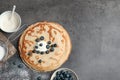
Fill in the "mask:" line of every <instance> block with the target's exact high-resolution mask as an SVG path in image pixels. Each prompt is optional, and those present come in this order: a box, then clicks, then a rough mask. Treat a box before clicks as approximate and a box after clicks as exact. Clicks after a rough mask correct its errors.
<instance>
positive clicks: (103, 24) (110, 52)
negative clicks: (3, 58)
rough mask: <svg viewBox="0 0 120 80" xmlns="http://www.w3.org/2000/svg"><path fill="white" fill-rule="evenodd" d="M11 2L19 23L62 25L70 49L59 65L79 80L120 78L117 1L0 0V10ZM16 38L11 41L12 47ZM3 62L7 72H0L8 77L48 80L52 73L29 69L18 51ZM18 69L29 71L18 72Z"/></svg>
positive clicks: (119, 11)
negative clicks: (71, 45) (52, 22)
mask: <svg viewBox="0 0 120 80" xmlns="http://www.w3.org/2000/svg"><path fill="white" fill-rule="evenodd" d="M14 4H15V5H16V6H17V10H16V11H17V12H18V13H19V14H20V15H21V17H22V24H32V23H35V22H37V21H54V22H58V23H60V24H61V25H63V26H64V28H65V29H66V30H67V31H68V32H69V34H70V37H71V40H72V44H73V48H72V52H71V55H70V58H69V60H68V61H67V62H66V63H65V64H64V65H63V66H62V67H68V68H71V69H73V70H74V71H75V72H76V73H77V75H78V76H79V78H80V80H120V76H119V75H120V0H0V13H2V12H3V11H5V10H11V8H12V5H14ZM4 34H5V35H8V36H9V34H7V33H4ZM17 40H18V39H17ZM17 40H16V42H13V44H14V45H15V46H16V47H17V42H18V41H17ZM13 62H15V63H16V64H15V65H14V64H13ZM7 64H9V66H7V67H6V70H7V69H8V71H9V73H11V74H10V75H7V74H6V72H5V71H4V72H3V73H4V74H2V75H7V76H8V77H10V78H11V79H12V80H16V77H18V76H19V77H20V78H21V76H23V77H24V76H27V77H29V76H30V75H31V76H30V77H29V78H28V80H36V78H37V76H41V77H42V80H49V78H50V76H51V74H52V72H49V73H38V72H35V71H32V70H29V69H28V68H27V67H26V66H25V65H24V64H23V63H22V61H21V60H20V58H19V55H18V53H16V54H15V55H14V56H13V57H12V58H10V59H9V61H8V62H7ZM19 64H23V68H20V69H19V68H18V65H19ZM18 70H21V71H23V70H25V73H26V74H28V73H29V74H28V75H20V74H19V73H17V72H21V71H18ZM15 73H17V74H15ZM23 73H24V72H23ZM15 75H16V77H14V76H15ZM12 77H14V78H12ZM10 78H6V79H0V80H10ZM20 78H17V79H18V80H21V79H20ZM26 80H27V79H26Z"/></svg>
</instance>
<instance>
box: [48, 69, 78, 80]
mask: <svg viewBox="0 0 120 80" xmlns="http://www.w3.org/2000/svg"><path fill="white" fill-rule="evenodd" d="M61 70H63V71H69V72H70V73H72V76H73V80H79V78H78V76H77V74H76V73H75V72H74V71H73V70H71V69H69V68H59V69H58V70H56V71H55V72H54V73H53V74H52V76H51V79H50V80H53V79H54V77H55V76H56V73H57V72H58V71H61Z"/></svg>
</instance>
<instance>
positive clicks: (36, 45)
mask: <svg viewBox="0 0 120 80" xmlns="http://www.w3.org/2000/svg"><path fill="white" fill-rule="evenodd" d="M71 47H72V45H71V40H70V37H69V35H68V33H67V31H66V30H65V29H64V28H63V27H62V26H61V25H60V24H58V23H54V22H37V23H35V24H33V25H30V26H28V28H27V29H26V30H25V31H24V32H23V34H22V35H21V37H20V40H19V51H20V57H21V59H22V60H23V62H24V63H25V64H26V65H27V66H28V67H30V68H31V69H33V70H36V71H43V72H46V71H52V70H55V69H57V68H59V67H60V66H61V65H62V64H63V63H64V62H65V61H66V60H67V59H68V57H69V55H70V51H71Z"/></svg>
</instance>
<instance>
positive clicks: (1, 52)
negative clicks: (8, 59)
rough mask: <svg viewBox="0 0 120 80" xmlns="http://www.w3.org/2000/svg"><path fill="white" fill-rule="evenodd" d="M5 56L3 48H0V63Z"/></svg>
mask: <svg viewBox="0 0 120 80" xmlns="http://www.w3.org/2000/svg"><path fill="white" fill-rule="evenodd" d="M4 56H5V48H4V47H2V46H0V61H1V60H2V59H3V57H4Z"/></svg>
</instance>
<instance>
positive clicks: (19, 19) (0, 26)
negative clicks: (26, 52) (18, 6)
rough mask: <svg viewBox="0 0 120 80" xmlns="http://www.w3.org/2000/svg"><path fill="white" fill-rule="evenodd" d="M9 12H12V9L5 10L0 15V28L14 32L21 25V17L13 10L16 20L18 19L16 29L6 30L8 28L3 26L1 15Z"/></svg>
mask: <svg viewBox="0 0 120 80" xmlns="http://www.w3.org/2000/svg"><path fill="white" fill-rule="evenodd" d="M11 13H12V11H5V12H3V13H2V14H1V15H0V28H1V30H2V31H4V32H7V33H11V32H16V31H17V30H18V29H19V28H20V26H21V17H20V15H19V14H18V13H16V12H15V13H14V14H15V16H16V17H17V21H18V25H17V26H16V29H14V30H8V29H5V28H4V24H3V22H2V19H3V16H5V15H6V14H11ZM8 27H10V26H8Z"/></svg>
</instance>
